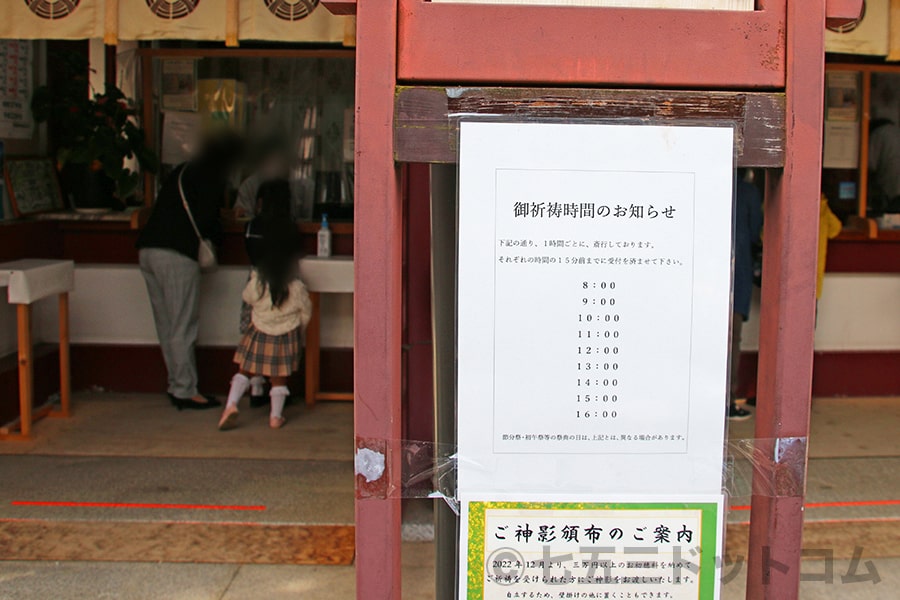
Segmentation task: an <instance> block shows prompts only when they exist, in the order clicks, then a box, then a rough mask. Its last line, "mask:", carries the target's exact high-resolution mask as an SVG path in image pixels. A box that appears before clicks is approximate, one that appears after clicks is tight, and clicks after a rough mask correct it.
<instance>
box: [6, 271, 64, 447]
mask: <svg viewBox="0 0 900 600" xmlns="http://www.w3.org/2000/svg"><path fill="white" fill-rule="evenodd" d="M0 287H6V288H8V290H7V298H8V300H9V303H10V304H15V305H16V322H17V331H18V345H19V354H18V356H19V361H18V362H19V418H18V419H16V420H14V421H12V422H11V423H9V424H7V425H5V426H3V427H0V440H27V439H30V438H31V425H32V423H33V422H34V421H36V420H38V419H41V418H43V417H45V416H47V415H54V416H62V417H68V416H69V414H70V406H71V393H72V390H71V375H70V373H71V371H70V363H69V292H70V291H72V289H73V288H74V287H75V263H74V262H72V261H71V260H44V259H36V258H26V259H23V260H16V261H12V262H7V263H0ZM54 294H57V295H58V296H59V386H60V392H59V395H60V405H61V406H60V410H58V411H56V410H53V407H52V405H49V404H48V405H46V406H43V407H41V408H39V409H38V410H37V411H35V410H33V402H34V355H33V348H32V341H31V305H32V304H33V303H34V302H37V301H38V300H40V299H41V298H46V297H48V296H52V295H54ZM16 431H18V433H16Z"/></svg>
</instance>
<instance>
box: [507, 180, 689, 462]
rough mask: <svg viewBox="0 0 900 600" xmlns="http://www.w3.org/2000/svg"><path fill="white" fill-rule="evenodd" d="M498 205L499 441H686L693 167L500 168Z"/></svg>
mask: <svg viewBox="0 0 900 600" xmlns="http://www.w3.org/2000/svg"><path fill="white" fill-rule="evenodd" d="M661 190H665V193H664V194H661V193H660V191H661ZM495 210H496V215H495V226H496V242H495V257H494V281H495V286H496V287H495V290H496V292H495V295H494V305H493V311H494V334H495V339H496V340H502V348H500V347H498V348H496V351H495V356H494V361H495V364H494V389H493V398H494V407H493V408H494V419H493V422H494V432H493V433H494V436H493V440H494V450H495V451H497V452H528V453H534V452H541V453H548V452H549V453H555V452H561V453H593V452H598V451H603V450H605V449H610V448H614V449H615V450H617V451H620V452H629V453H642V452H679V451H683V450H684V448H685V446H686V444H687V442H688V428H687V423H688V420H687V416H688V408H689V389H688V384H689V375H690V369H689V365H690V359H691V336H690V325H691V319H692V317H693V315H692V311H691V302H690V299H691V280H692V270H693V267H694V260H693V257H694V243H693V240H694V235H693V221H694V213H695V206H694V176H693V174H692V173H679V172H656V173H646V172H645V173H636V172H621V171H601V170H598V171H566V170H554V171H531V170H515V169H509V170H498V171H497V173H496V204H495ZM524 398H532V399H534V398H539V399H541V400H542V401H541V402H528V403H527V404H528V406H529V410H527V411H523V410H520V408H521V407H522V405H523V399H524Z"/></svg>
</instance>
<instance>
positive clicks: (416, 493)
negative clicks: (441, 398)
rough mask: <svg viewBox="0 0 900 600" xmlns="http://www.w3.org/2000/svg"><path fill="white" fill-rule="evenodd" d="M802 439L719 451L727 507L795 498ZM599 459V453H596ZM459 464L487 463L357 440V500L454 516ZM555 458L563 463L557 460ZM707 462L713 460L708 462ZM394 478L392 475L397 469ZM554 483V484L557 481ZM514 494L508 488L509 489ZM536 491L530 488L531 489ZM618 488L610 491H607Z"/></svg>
mask: <svg viewBox="0 0 900 600" xmlns="http://www.w3.org/2000/svg"><path fill="white" fill-rule="evenodd" d="M807 443H808V438H806V437H785V438H766V439H737V440H731V441H729V442H728V443H727V444H726V447H725V451H724V452H723V457H722V461H723V463H722V464H723V467H722V489H723V492H724V493H725V494H726V496H727V497H728V498H729V502H730V503H731V504H744V503H747V504H749V500H750V498H751V496H769V497H800V496H802V495H803V493H804V490H805V481H806V458H807ZM598 456H602V455H598ZM461 460H466V461H468V463H469V467H471V468H477V469H485V470H490V469H491V468H492V467H491V464H490V463H491V462H492V461H491V459H490V458H488V459H486V460H484V461H481V460H478V459H477V458H475V457H473V458H461V457H460V456H459V454H458V453H457V451H456V446H455V445H453V444H436V443H434V442H421V441H413V440H401V441H395V442H391V443H389V442H388V441H387V440H383V439H372V438H357V440H356V456H355V472H356V497H357V498H358V499H361V500H364V499H387V498H433V499H441V500H444V502H446V503H447V505H448V506H449V507H450V508H451V509H452V510H453V511H454V512H455V513H456V514H457V515H458V514H459V500H458V495H457V488H456V475H457V468H458V466H459V463H460V461H461ZM559 460H564V457H560V459H559ZM712 460H716V458H713V459H712ZM398 469H399V471H400V475H399V477H396V476H395V472H394V471H396V470H398ZM557 484H559V482H557ZM562 490H564V491H565V492H566V493H573V492H576V493H577V492H593V493H597V490H596V489H592V490H588V489H585V488H584V483H583V482H577V481H572V482H565V483H564V487H561V488H558V489H555V490H553V489H546V490H539V491H544V492H552V491H562ZM511 491H513V490H511ZM531 491H535V490H531ZM617 492H618V490H615V489H610V490H609V493H611V494H614V493H617Z"/></svg>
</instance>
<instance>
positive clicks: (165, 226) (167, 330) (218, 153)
mask: <svg viewBox="0 0 900 600" xmlns="http://www.w3.org/2000/svg"><path fill="white" fill-rule="evenodd" d="M240 148H241V145H240V140H239V139H238V138H237V137H236V136H234V135H232V134H228V133H224V132H222V133H218V134H216V135H214V136H211V137H209V138H207V139H206V140H205V141H204V143H203V144H202V146H201V150H200V152H199V153H198V155H197V156H196V157H195V158H194V159H192V160H190V161H188V162H187V163H184V164H181V165H178V166H177V167H176V168H175V169H174V170H173V171H172V173H171V174H170V175H169V176H168V177H167V178H166V180H165V181H164V183H163V185H162V188H161V189H160V191H159V194H158V195H157V197H156V203H155V204H154V205H153V211H152V212H151V214H150V218H149V220H148V221H147V225H146V226H145V227H144V229H143V230H142V231H141V233H140V235H139V236H138V241H137V247H138V256H139V263H140V268H141V274H142V275H143V276H144V281H145V283H146V285H147V293H148V294H149V296H150V305H151V307H152V309H153V320H154V322H155V324H156V333H157V336H158V337H159V345H160V348H161V349H162V353H163V359H164V361H165V364H166V371H167V374H168V383H167V392H168V395H169V399H170V400H171V402H172V404H173V405H174V406H175V407H176V408H178V410H182V409H185V408H190V409H206V408H213V407H216V406H220V405H221V403H220V402H219V401H217V400H216V399H215V398H213V397H212V396H208V395H204V394H201V393H200V392H199V391H198V378H197V359H196V355H195V347H196V344H197V331H198V326H199V308H200V265H199V264H198V263H197V254H198V248H199V239H198V238H197V234H196V232H195V231H194V228H193V226H192V225H191V222H190V219H189V217H188V215H187V212H186V211H185V208H184V204H183V202H182V198H181V193H180V192H179V186H178V182H179V179H180V180H181V184H182V189H183V190H184V197H185V200H186V201H187V203H188V206H189V207H190V209H191V214H192V215H193V217H194V221H195V222H196V223H197V228H198V229H199V230H200V233H201V235H202V236H203V237H204V238H206V239H209V240H211V241H212V242H213V243H214V244H216V245H220V244H221V241H222V225H221V222H220V220H219V209H220V208H221V207H222V205H223V201H224V197H225V190H226V185H227V179H228V173H229V170H230V168H231V167H232V166H233V164H235V162H236V161H237V159H238V157H239V155H240Z"/></svg>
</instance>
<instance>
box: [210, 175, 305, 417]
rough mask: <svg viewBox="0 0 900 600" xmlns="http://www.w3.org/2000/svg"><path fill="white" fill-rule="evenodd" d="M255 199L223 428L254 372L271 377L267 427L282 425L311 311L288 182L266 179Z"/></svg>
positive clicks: (234, 413)
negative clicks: (244, 319) (245, 312)
mask: <svg viewBox="0 0 900 600" xmlns="http://www.w3.org/2000/svg"><path fill="white" fill-rule="evenodd" d="M259 199H260V204H261V208H260V213H259V216H258V217H256V218H255V219H253V220H252V221H251V222H250V223H249V224H248V225H247V233H246V239H247V252H248V254H249V255H250V260H251V262H252V263H253V265H254V268H253V271H252V273H251V275H250V281H248V282H247V286H246V287H245V288H244V291H243V294H242V298H243V300H244V302H246V303H247V304H248V305H249V306H250V309H251V320H250V323H249V325H248V327H247V330H246V332H245V333H244V334H243V336H242V337H241V341H240V343H239V344H238V347H237V350H236V351H235V354H234V362H235V363H236V364H237V365H238V372H237V373H236V374H235V375H234V377H232V379H231V388H230V390H229V392H228V401H227V403H226V406H225V410H224V411H223V412H222V417H221V418H220V419H219V429H220V430H222V431H225V430H228V429H233V428H234V427H235V426H236V425H237V419H238V412H239V409H238V404H239V402H240V400H241V398H242V397H243V395H244V394H245V393H246V392H247V389H248V388H249V387H250V382H251V380H250V378H251V377H252V376H265V377H268V378H269V379H270V380H271V382H272V389H271V390H270V391H269V397H270V399H271V405H272V407H271V410H270V413H269V426H270V427H271V428H273V429H278V428H280V427H282V426H283V425H284V423H285V418H284V415H283V411H284V404H285V401H286V400H287V397H288V395H289V393H290V392H289V390H288V388H287V380H288V377H289V376H290V375H291V373H293V372H294V371H296V370H297V368H298V367H299V366H300V350H301V338H300V333H301V330H302V329H303V327H305V326H306V324H307V323H308V322H309V318H310V316H311V314H312V304H311V302H310V299H309V294H308V293H307V291H306V286H304V285H303V282H302V281H300V278H299V272H298V271H299V261H298V259H299V254H300V245H299V243H298V234H297V229H296V227H295V226H294V223H293V222H292V221H291V220H290V218H289V217H290V186H289V185H288V183H287V181H283V180H281V181H273V182H267V183H264V184H263V185H262V186H260V188H259Z"/></svg>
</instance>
